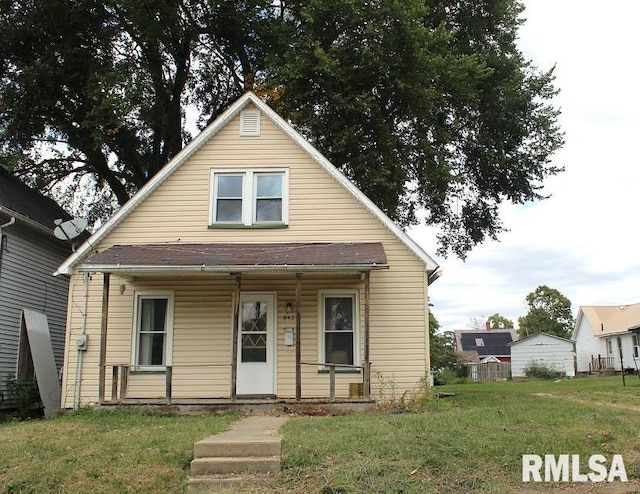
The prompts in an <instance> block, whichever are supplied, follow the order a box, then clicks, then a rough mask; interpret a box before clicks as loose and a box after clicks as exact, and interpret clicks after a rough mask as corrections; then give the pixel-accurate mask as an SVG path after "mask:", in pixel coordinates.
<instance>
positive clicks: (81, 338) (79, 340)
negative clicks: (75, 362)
mask: <svg viewBox="0 0 640 494" xmlns="http://www.w3.org/2000/svg"><path fill="white" fill-rule="evenodd" d="M73 343H74V344H75V345H76V349H77V350H86V349H87V335H86V333H80V334H78V335H76V336H75V337H74V338H73Z"/></svg>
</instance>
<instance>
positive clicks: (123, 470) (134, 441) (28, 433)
mask: <svg viewBox="0 0 640 494" xmlns="http://www.w3.org/2000/svg"><path fill="white" fill-rule="evenodd" d="M237 417H238V416H237V415H231V414H229V415H207V416H180V417H178V416H170V415H160V414H152V413H145V412H140V411H127V410H120V411H117V412H110V411H105V410H81V411H80V412H77V413H67V414H64V415H62V416H60V417H57V418H54V419H51V420H32V421H26V422H6V423H0V492H2V493H6V494H17V493H21V494H26V493H34V494H35V493H38V494H40V493H87V492H92V493H114V494H115V493H126V492H135V493H146V492H148V493H152V492H153V493H178V492H186V485H187V479H188V475H189V463H190V461H191V460H192V458H193V443H194V442H195V441H198V440H200V439H202V438H204V437H206V436H208V435H211V434H215V433H216V432H219V431H220V430H222V429H224V428H226V426H227V425H228V424H229V423H230V422H231V421H232V420H234V419H236V418H237Z"/></svg>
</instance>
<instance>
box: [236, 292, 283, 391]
mask: <svg viewBox="0 0 640 494" xmlns="http://www.w3.org/2000/svg"><path fill="white" fill-rule="evenodd" d="M275 301H276V298H275V295H274V294H273V293H257V292H256V293H248V292H247V293H242V294H241V295H240V311H239V314H238V319H239V320H238V374H237V380H236V393H237V394H239V395H273V394H275V383H274V381H275V362H274V360H275V351H274V348H275V305H276V304H275Z"/></svg>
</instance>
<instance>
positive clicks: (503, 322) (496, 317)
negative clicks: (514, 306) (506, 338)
mask: <svg viewBox="0 0 640 494" xmlns="http://www.w3.org/2000/svg"><path fill="white" fill-rule="evenodd" d="M487 322H488V323H489V328H491V329H513V321H511V319H507V318H506V317H504V316H501V315H500V314H499V313H497V312H496V313H495V314H493V315H491V316H489V317H488V318H487Z"/></svg>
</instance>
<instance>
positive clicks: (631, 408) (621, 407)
mask: <svg viewBox="0 0 640 494" xmlns="http://www.w3.org/2000/svg"><path fill="white" fill-rule="evenodd" d="M533 396H541V397H542V398H558V399H561V400H567V401H572V402H574V403H580V404H581V405H591V406H593V405H595V406H600V407H606V408H617V409H619V410H628V411H630V412H640V406H635V405H624V404H620V403H611V402H607V403H603V402H601V401H593V400H583V399H582V398H576V397H575V396H568V395H558V394H553V393H533Z"/></svg>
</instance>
